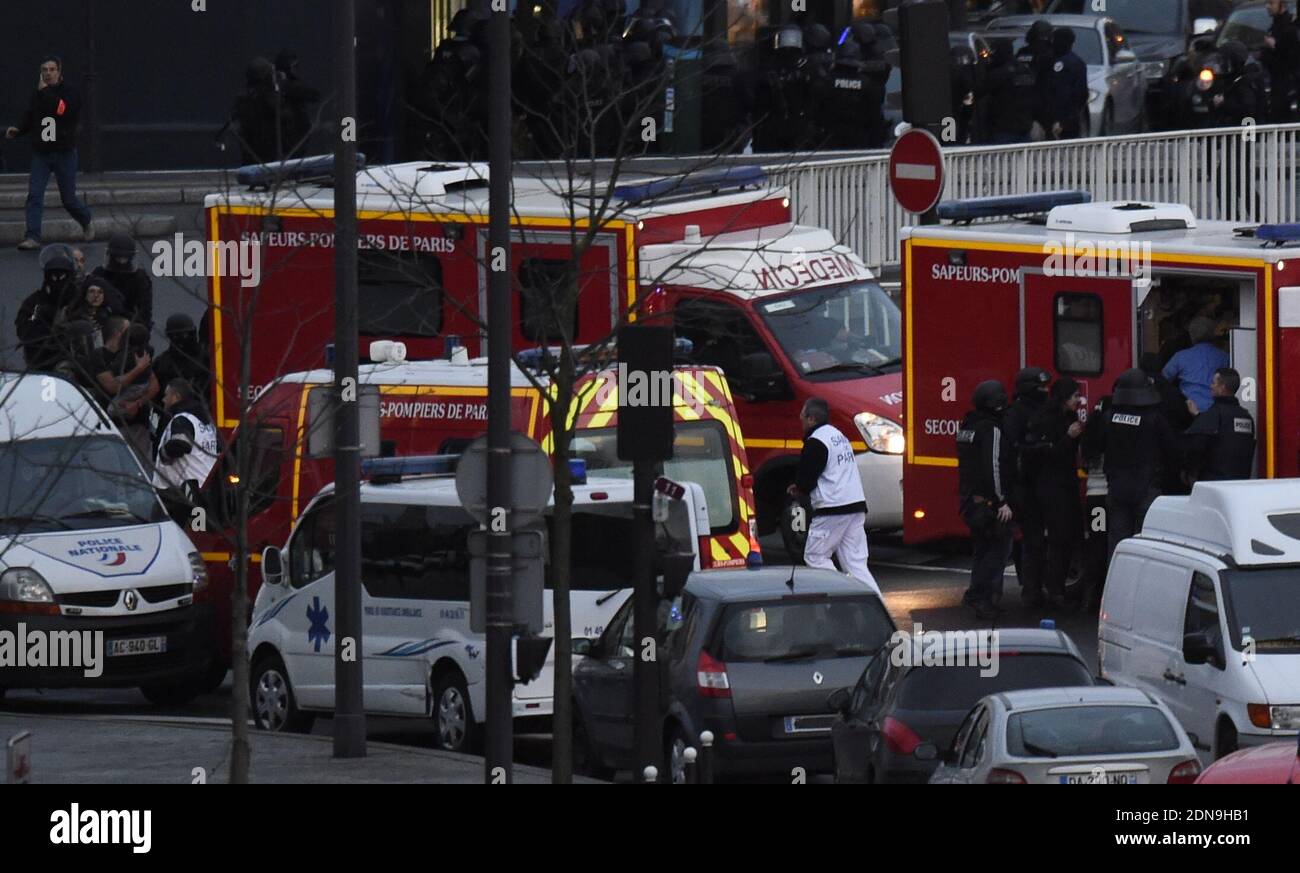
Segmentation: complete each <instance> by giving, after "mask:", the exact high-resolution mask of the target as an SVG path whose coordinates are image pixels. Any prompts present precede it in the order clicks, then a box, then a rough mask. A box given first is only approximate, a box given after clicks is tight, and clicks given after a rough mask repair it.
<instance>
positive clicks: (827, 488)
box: [789, 397, 883, 597]
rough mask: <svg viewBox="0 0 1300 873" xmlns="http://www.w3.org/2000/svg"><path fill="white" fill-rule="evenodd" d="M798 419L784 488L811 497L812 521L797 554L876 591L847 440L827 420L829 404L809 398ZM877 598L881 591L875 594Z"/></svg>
mask: <svg viewBox="0 0 1300 873" xmlns="http://www.w3.org/2000/svg"><path fill="white" fill-rule="evenodd" d="M799 421H800V422H801V423H802V424H803V432H804V439H803V454H801V455H800V456H799V469H798V471H797V472H796V474H795V480H794V484H793V485H791V486H790V489H789V492H790V494H791V495H792V496H794V497H802V496H804V495H808V496H809V497H810V498H811V500H812V523H811V524H809V525H808V542H807V544H806V545H805V546H804V552H803V559H804V563H806V564H807V565H808V566H809V567H818V568H821V569H825V570H834V569H835V564H834V563H832V562H831V555H832V554H833V555H835V557H837V558H839V561H840V569H841V570H842V571H843V572H845V573H847V574H848V575H850V576H853V577H854V578H855V579H858V580H860V581H862V582H865V583H866V584H867V585H868V586H870V587H871V589H872V590H874V591H875V592H876V594H877V595H880V593H881V592H880V586H879V585H877V584H876V580H875V577H873V576H872V575H871V571H870V570H868V569H867V531H866V523H867V498H866V495H865V494H864V493H863V492H862V477H861V476H859V475H858V465H857V463H856V462H855V460H854V457H853V445H852V443H850V442H849V441H848V440H847V439H846V438H845V436H844V434H842V433H840V432H839V431H838V430H837V429H835V428H834V427H832V426H831V425H830V424H829V422H830V405H829V404H828V403H827V402H826V401H825V400H824V399H822V398H820V397H812V398H809V399H808V401H807V402H806V403H804V405H803V411H802V412H800V413H799ZM881 596H882V597H883V595H881Z"/></svg>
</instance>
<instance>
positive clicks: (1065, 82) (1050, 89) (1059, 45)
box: [1044, 27, 1090, 139]
mask: <svg viewBox="0 0 1300 873" xmlns="http://www.w3.org/2000/svg"><path fill="white" fill-rule="evenodd" d="M1052 52H1053V55H1054V57H1053V59H1052V67H1051V70H1050V71H1049V72H1048V74H1047V88H1046V91H1045V92H1044V97H1045V99H1046V100H1047V105H1046V107H1045V115H1046V118H1047V122H1048V125H1047V138H1048V139H1077V138H1078V137H1081V136H1087V135H1088V134H1089V132H1090V131H1089V130H1088V127H1087V123H1088V65H1087V64H1085V63H1084V62H1083V59H1082V58H1080V57H1079V56H1078V55H1077V54H1075V53H1074V31H1073V30H1071V29H1070V28H1068V27H1058V28H1056V30H1054V31H1052Z"/></svg>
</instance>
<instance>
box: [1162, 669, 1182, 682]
mask: <svg viewBox="0 0 1300 873" xmlns="http://www.w3.org/2000/svg"><path fill="white" fill-rule="evenodd" d="M1165 678H1166V679H1168V680H1169V681H1170V682H1177V683H1178V684H1179V685H1186V684H1187V680H1186V679H1185V678H1183V677H1182V676H1175V675H1174V671H1173V670H1166V671H1165Z"/></svg>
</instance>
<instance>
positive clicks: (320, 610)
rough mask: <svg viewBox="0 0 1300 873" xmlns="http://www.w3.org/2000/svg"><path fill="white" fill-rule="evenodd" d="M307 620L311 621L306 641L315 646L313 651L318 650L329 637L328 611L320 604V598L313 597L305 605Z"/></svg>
mask: <svg viewBox="0 0 1300 873" xmlns="http://www.w3.org/2000/svg"><path fill="white" fill-rule="evenodd" d="M307 620H308V621H309V622H311V627H309V628H307V642H309V643H311V644H313V645H314V646H315V651H317V652H319V651H320V647H321V644H322V643H328V642H329V639H330V629H329V620H330V611H329V610H328V609H326V608H325V607H323V606H321V605H320V598H319V597H313V598H312V599H311V606H308V607H307Z"/></svg>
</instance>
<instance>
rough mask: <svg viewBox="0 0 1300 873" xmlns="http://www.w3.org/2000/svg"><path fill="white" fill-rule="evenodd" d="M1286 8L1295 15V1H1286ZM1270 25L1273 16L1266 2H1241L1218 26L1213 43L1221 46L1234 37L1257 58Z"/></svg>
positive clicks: (1262, 48) (1261, 0) (1259, 0)
mask: <svg viewBox="0 0 1300 873" xmlns="http://www.w3.org/2000/svg"><path fill="white" fill-rule="evenodd" d="M1286 8H1287V11H1288V12H1290V13H1291V14H1292V15H1295V10H1296V5H1295V3H1293V2H1288V3H1287V4H1286ZM1272 26H1273V16H1272V15H1270V14H1269V12H1268V4H1267V3H1266V2H1264V0H1258V2H1251V3H1243V4H1241V5H1240V6H1238V7H1236V8H1235V9H1233V10H1232V14H1231V15H1229V16H1228V20H1227V21H1225V22H1224V23H1223V27H1221V28H1219V33H1218V35H1217V36H1216V37H1215V45H1219V46H1222V45H1223V44H1224V43H1225V42H1227V41H1228V40H1232V39H1235V40H1237V41H1238V42H1240V43H1241V44H1242V45H1244V46H1245V47H1246V48H1247V49H1249V50H1250V53H1251V54H1252V55H1254V56H1255V57H1257V58H1258V57H1259V53H1260V52H1261V51H1263V50H1264V40H1265V38H1266V37H1267V36H1268V30H1269V28H1270V27H1272Z"/></svg>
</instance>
